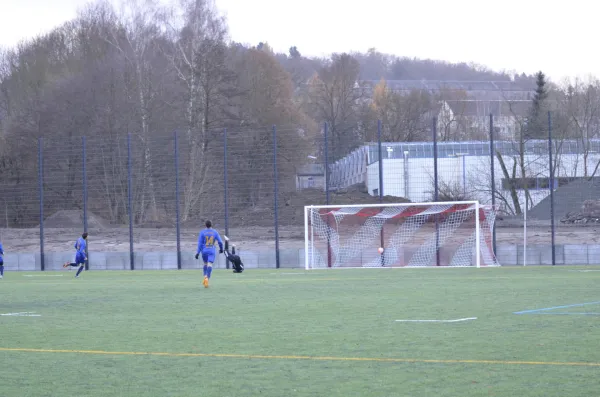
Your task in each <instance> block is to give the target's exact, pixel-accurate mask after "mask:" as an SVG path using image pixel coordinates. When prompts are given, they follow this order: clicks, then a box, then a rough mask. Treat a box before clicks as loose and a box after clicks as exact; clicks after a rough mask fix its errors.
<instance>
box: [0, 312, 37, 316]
mask: <svg viewBox="0 0 600 397" xmlns="http://www.w3.org/2000/svg"><path fill="white" fill-rule="evenodd" d="M0 316H13V317H41V316H42V315H41V314H35V312H19V313H0Z"/></svg>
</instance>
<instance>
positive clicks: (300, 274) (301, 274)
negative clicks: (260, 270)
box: [269, 273, 310, 276]
mask: <svg viewBox="0 0 600 397" xmlns="http://www.w3.org/2000/svg"><path fill="white" fill-rule="evenodd" d="M269 274H277V275H278V276H279V275H281V276H288V275H294V276H303V275H305V274H310V273H269Z"/></svg>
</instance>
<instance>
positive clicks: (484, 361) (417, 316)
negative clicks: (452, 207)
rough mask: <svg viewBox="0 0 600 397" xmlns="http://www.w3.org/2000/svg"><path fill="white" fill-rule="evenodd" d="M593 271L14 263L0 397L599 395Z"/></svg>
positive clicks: (2, 310)
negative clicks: (17, 267) (35, 267)
mask: <svg viewBox="0 0 600 397" xmlns="http://www.w3.org/2000/svg"><path fill="white" fill-rule="evenodd" d="M596 269H597V270H600V268H592V267H587V268H585V267H567V266H562V267H558V266H557V267H535V268H534V267H527V268H490V269H346V270H320V271H312V272H305V271H303V270H298V269H293V270H292V269H290V270H252V269H248V270H246V272H244V273H243V274H232V273H231V272H230V271H226V270H215V271H214V272H213V278H212V280H211V287H210V288H209V289H204V288H203V287H202V285H201V278H202V277H201V275H202V273H201V272H200V271H133V272H108V271H107V272H100V271H96V272H93V271H90V272H85V273H83V274H82V277H81V278H80V279H74V278H73V275H74V272H69V271H64V272H45V273H41V272H38V273H18V272H16V273H10V272H7V273H6V274H5V278H4V279H3V280H1V281H0V296H1V297H2V298H1V301H0V314H2V316H0V330H1V332H0V395H2V396H6V397H9V396H19V397H24V396H78V397H84V396H127V397H134V396H144V397H148V396H161V397H164V396H194V397H196V396H220V397H225V396H231V397H242V396H263V397H270V396H278V397H280V396H327V397H332V396H344V397H348V396H436V397H442V396H452V397H464V396H511V397H512V396H544V397H548V396H570V397H575V396H591V395H598V393H600V376H598V375H599V374H600V304H594V302H598V301H600V288H599V287H600V271H596ZM581 303H592V304H589V305H583V306H570V305H575V304H581ZM557 306H569V307H564V308H558V309H553V310H545V311H541V312H535V313H527V314H514V312H518V311H524V310H535V309H543V308H551V307H557ZM25 312H28V313H34V314H36V315H37V316H17V315H8V314H11V313H25ZM472 317H476V318H477V319H475V320H465V321H458V322H397V321H396V320H453V319H454V320H455V319H464V318H472Z"/></svg>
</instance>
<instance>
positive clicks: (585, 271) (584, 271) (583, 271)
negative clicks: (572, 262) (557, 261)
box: [569, 270, 600, 273]
mask: <svg viewBox="0 0 600 397" xmlns="http://www.w3.org/2000/svg"><path fill="white" fill-rule="evenodd" d="M569 271H570V272H578V273H587V272H600V270H569Z"/></svg>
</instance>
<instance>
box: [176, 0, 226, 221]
mask: <svg viewBox="0 0 600 397" xmlns="http://www.w3.org/2000/svg"><path fill="white" fill-rule="evenodd" d="M165 25H166V26H167V28H168V32H169V34H170V36H171V41H170V43H169V45H170V46H172V48H167V49H165V54H166V55H167V57H168V58H169V60H170V64H171V67H172V68H173V70H174V71H175V75H176V76H177V79H178V80H179V82H180V84H181V86H182V87H183V92H182V94H183V95H182V99H183V103H181V108H182V109H185V110H184V114H183V117H184V120H185V132H186V141H185V144H186V150H187V165H188V166H187V168H186V169H185V176H184V177H185V179H184V180H185V182H184V193H183V210H182V219H183V220H187V219H188V217H189V216H190V215H192V211H193V210H194V209H197V210H198V211H199V212H201V213H202V212H204V211H205V210H206V209H205V208H203V207H202V204H203V201H201V200H200V198H201V197H202V196H203V195H205V194H206V191H207V187H206V182H207V180H208V179H207V178H208V175H209V174H210V172H211V168H210V165H211V159H210V158H209V148H210V145H211V133H210V131H209V129H210V127H211V125H212V124H214V123H215V122H221V125H222V124H223V122H225V121H226V120H227V119H228V118H229V117H228V116H229V114H228V113H227V109H228V108H229V106H228V100H229V99H230V97H231V96H233V95H234V90H233V87H234V80H235V76H234V75H233V73H232V72H231V70H230V68H229V65H228V64H227V48H226V45H225V38H226V35H227V28H226V24H225V21H224V20H223V18H221V17H220V16H219V15H217V12H216V10H215V7H214V5H213V3H212V1H210V0H180V1H179V7H178V8H176V9H174V10H172V11H171V14H170V15H169V18H166V19H165ZM175 103H178V101H176V102H175ZM208 202H210V200H206V201H204V203H208ZM199 204H200V207H199V208H197V206H198V205H199Z"/></svg>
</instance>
